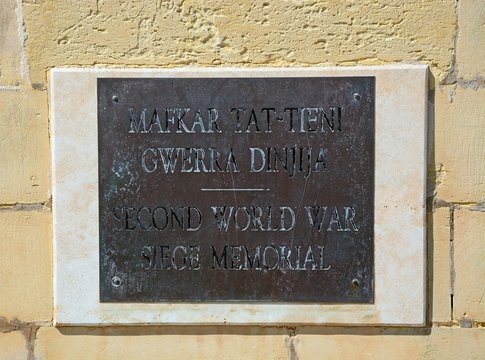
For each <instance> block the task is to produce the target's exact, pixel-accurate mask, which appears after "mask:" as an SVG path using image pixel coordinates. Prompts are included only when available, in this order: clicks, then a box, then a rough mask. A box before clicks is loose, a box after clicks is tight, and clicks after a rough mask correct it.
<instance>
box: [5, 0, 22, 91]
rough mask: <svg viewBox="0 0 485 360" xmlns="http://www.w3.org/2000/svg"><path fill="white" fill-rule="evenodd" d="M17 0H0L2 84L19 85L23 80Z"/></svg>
mask: <svg viewBox="0 0 485 360" xmlns="http://www.w3.org/2000/svg"><path fill="white" fill-rule="evenodd" d="M15 10H16V0H2V1H0V86H2V85H3V86H12V85H18V84H19V83H20V81H21V73H20V58H21V49H22V47H21V40H20V38H19V31H18V26H17V25H18V24H17V16H16V13H15Z"/></svg>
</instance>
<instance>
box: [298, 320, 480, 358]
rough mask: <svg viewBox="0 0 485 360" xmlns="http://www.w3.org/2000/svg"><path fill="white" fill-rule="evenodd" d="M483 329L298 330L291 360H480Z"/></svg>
mask: <svg viewBox="0 0 485 360" xmlns="http://www.w3.org/2000/svg"><path fill="white" fill-rule="evenodd" d="M484 330H485V329H458V328H436V327H435V328H432V329H431V333H429V332H428V331H423V330H419V329H414V330H413V329H408V330H399V329H396V330H392V329H380V330H379V329H360V330H359V331H352V330H351V329H334V330H328V331H326V330H325V329H323V330H316V329H308V330H307V329H301V330H300V331H299V333H298V335H297V336H296V337H294V338H293V339H292V340H293V344H292V345H293V353H294V356H293V359H298V360H306V359H318V358H320V359H328V360H354V359H359V360H365V359H369V360H371V359H372V360H379V359H382V360H388V359H393V360H399V359H402V360H410V359H413V360H414V359H416V360H418V359H428V360H431V359H433V360H434V359H436V360H448V359H450V360H451V359H482V358H483V354H485V331H484Z"/></svg>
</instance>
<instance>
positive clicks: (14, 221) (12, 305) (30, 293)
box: [0, 209, 52, 321]
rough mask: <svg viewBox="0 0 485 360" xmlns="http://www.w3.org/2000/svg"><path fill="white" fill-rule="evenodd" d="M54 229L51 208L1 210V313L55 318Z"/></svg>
mask: <svg viewBox="0 0 485 360" xmlns="http://www.w3.org/2000/svg"><path fill="white" fill-rule="evenodd" d="M51 234H52V231H51V213H50V212H47V211H45V212H44V211H9V210H5V209H4V210H2V211H0V254H1V258H2V260H1V261H0V284H1V286H0V316H2V317H5V318H7V319H11V318H18V319H20V320H22V321H37V320H47V321H48V320H50V319H51V318H52V270H51V268H52V235H51Z"/></svg>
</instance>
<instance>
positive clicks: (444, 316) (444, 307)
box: [432, 207, 451, 322]
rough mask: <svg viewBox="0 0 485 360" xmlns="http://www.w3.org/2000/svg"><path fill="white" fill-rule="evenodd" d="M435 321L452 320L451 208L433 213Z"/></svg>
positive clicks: (433, 315) (433, 308)
mask: <svg viewBox="0 0 485 360" xmlns="http://www.w3.org/2000/svg"><path fill="white" fill-rule="evenodd" d="M432 235H433V240H434V241H433V252H432V255H433V297H432V300H433V303H432V320H433V322H449V321H451V284H450V280H451V276H450V270H451V269H450V265H451V264H450V210H449V208H447V207H446V208H439V209H436V210H435V212H434V214H433V234H432Z"/></svg>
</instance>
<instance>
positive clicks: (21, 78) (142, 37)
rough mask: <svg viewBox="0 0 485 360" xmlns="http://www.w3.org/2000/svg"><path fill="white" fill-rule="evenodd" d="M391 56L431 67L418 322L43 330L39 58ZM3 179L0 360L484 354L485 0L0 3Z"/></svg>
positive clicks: (242, 62)
mask: <svg viewBox="0 0 485 360" xmlns="http://www.w3.org/2000/svg"><path fill="white" fill-rule="evenodd" d="M394 63H420V64H427V65H429V67H430V82H429V129H430V131H429V139H428V140H429V142H428V145H429V146H428V164H429V168H428V179H429V181H428V229H427V230H428V288H429V294H428V305H429V306H428V307H429V309H428V324H427V326H426V327H425V328H415V329H413V328H385V327H374V328H370V327H346V328H343V327H286V328H285V327H241V326H237V327H233V326H219V327H215V326H198V327H195V326H190V327H187V326H184V327H174V326H170V327H157V326H150V327H141V326H139V327H108V328H85V327H73V328H55V327H53V325H52V317H53V299H52V294H53V289H52V287H53V286H52V247H53V244H52V213H51V191H50V187H51V185H52V184H51V181H50V172H51V170H50V145H49V142H50V138H49V108H48V96H47V91H48V88H49V83H48V80H47V79H48V72H49V69H50V68H52V67H62V66H75V67H93V66H96V67H106V66H110V67H127V66H131V67H180V66H212V67H219V66H238V67H243V66H244V67H249V66H252V67H255V66H284V67H289V66H330V65H338V66H351V65H376V64H394ZM396 85H398V84H396ZM0 175H1V176H0V259H1V260H0V359H110V358H113V359H114V358H170V359H172V358H194V359H215V358H221V359H254V358H259V359H315V358H317V359H318V358H322V359H356V358H357V359H421V358H424V359H455V358H456V359H472V358H475V359H480V358H485V330H484V329H483V326H484V325H485V260H484V259H485V204H484V200H485V4H484V2H483V0H461V1H459V2H458V1H455V0H408V1H401V0H362V1H340V0H279V1H276V0H267V1H263V0H254V1H248V0H241V1H222V0H198V1H197V0H185V1H183V0H180V1H179V0H153V1H148V0H143V1H142V0H81V1H80V0H62V1H57V0H1V1H0ZM410 180H411V181H412V179H410ZM403 231H405V229H403Z"/></svg>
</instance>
